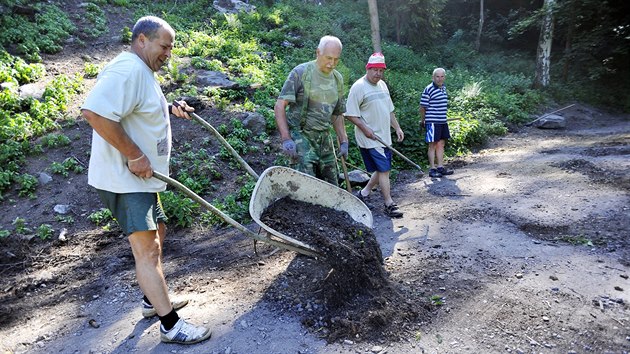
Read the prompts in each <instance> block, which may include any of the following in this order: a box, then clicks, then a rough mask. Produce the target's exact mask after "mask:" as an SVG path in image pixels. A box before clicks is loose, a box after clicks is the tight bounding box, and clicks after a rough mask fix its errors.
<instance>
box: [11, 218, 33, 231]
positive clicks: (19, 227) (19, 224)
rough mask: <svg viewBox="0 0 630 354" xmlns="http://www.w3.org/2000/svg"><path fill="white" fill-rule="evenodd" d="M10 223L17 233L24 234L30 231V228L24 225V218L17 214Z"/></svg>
mask: <svg viewBox="0 0 630 354" xmlns="http://www.w3.org/2000/svg"><path fill="white" fill-rule="evenodd" d="M12 224H13V227H14V231H15V233H16V234H18V235H25V234H28V233H29V232H31V229H29V228H28V227H27V226H26V219H24V218H21V217H19V216H18V217H17V218H15V220H13V222H12Z"/></svg>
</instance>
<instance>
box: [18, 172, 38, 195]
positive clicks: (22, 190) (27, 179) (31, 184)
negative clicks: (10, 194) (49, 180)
mask: <svg viewBox="0 0 630 354" xmlns="http://www.w3.org/2000/svg"><path fill="white" fill-rule="evenodd" d="M15 181H16V182H17V184H18V187H17V190H18V196H20V197H29V198H35V189H37V185H38V183H39V182H38V181H37V178H35V176H33V175H30V174H28V173H23V174H21V175H19V176H17V177H16V178H15Z"/></svg>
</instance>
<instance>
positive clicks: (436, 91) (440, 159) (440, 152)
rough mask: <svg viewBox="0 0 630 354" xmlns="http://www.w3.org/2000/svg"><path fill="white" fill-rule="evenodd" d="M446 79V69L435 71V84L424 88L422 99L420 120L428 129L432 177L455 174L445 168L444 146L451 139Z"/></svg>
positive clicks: (427, 140) (427, 136) (427, 137)
mask: <svg viewBox="0 0 630 354" xmlns="http://www.w3.org/2000/svg"><path fill="white" fill-rule="evenodd" d="M445 78H446V71H445V70H444V69H442V68H437V69H435V70H433V82H431V83H430V84H429V85H428V86H427V87H425V88H424V91H422V96H421V98H420V119H421V122H422V126H424V127H425V129H426V132H427V133H426V142H427V143H428V144H429V151H428V156H429V165H430V169H429V176H430V177H442V176H445V175H452V174H453V171H452V170H448V169H446V168H445V167H444V145H446V140H448V139H449V138H450V137H451V134H450V132H449V131H448V123H447V121H446V109H447V106H448V95H447V93H446V86H444V79H445ZM436 165H437V167H436Z"/></svg>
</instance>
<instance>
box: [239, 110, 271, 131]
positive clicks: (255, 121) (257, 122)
mask: <svg viewBox="0 0 630 354" xmlns="http://www.w3.org/2000/svg"><path fill="white" fill-rule="evenodd" d="M266 125H267V123H266V121H265V117H263V115H262V114H260V113H257V112H253V113H246V116H245V118H244V119H243V126H244V127H245V128H247V129H249V130H251V131H252V134H253V135H260V134H261V133H264V132H265V127H266Z"/></svg>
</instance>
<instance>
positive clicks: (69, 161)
mask: <svg viewBox="0 0 630 354" xmlns="http://www.w3.org/2000/svg"><path fill="white" fill-rule="evenodd" d="M50 170H51V171H52V172H53V173H56V174H60V175H62V176H64V177H68V174H69V173H70V171H72V172H74V173H82V172H83V171H84V170H85V168H84V167H83V166H81V164H79V162H77V159H75V158H74V157H68V158H66V159H65V160H63V162H62V163H59V162H53V163H52V164H51V165H50Z"/></svg>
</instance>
